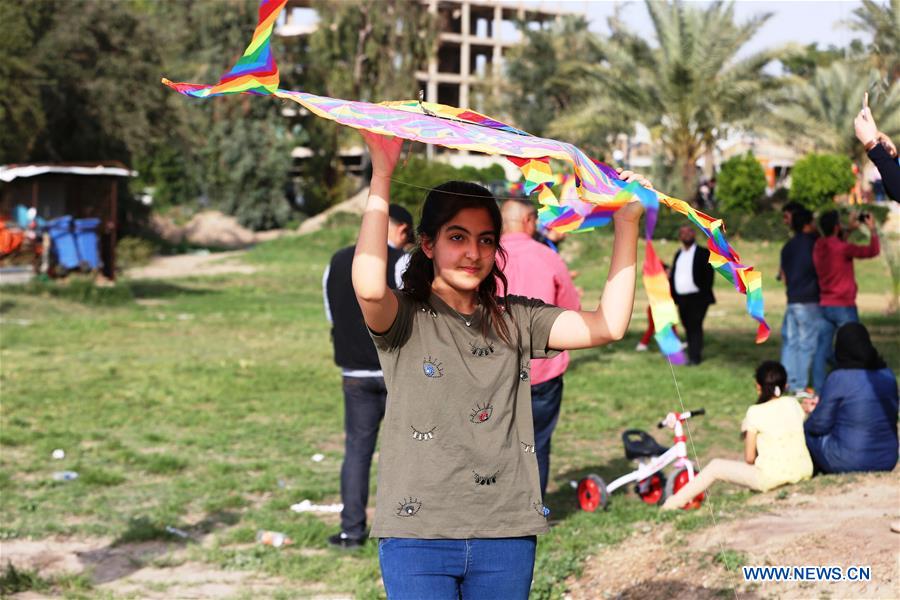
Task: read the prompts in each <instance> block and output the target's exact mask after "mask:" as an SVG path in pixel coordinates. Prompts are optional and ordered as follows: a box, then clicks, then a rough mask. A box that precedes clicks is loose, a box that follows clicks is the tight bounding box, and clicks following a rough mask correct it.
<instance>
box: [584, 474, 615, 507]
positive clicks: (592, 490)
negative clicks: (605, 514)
mask: <svg viewBox="0 0 900 600" xmlns="http://www.w3.org/2000/svg"><path fill="white" fill-rule="evenodd" d="M578 506H579V507H580V508H581V510H586V511H588V512H594V511H596V510H597V509H598V508H602V509H604V510H605V509H606V507H607V506H609V493H608V492H607V491H606V483H605V482H604V481H603V479H601V478H600V477H599V476H598V475H594V474H591V475H588V476H587V477H585V478H584V479H582V480H581V481H579V482H578Z"/></svg>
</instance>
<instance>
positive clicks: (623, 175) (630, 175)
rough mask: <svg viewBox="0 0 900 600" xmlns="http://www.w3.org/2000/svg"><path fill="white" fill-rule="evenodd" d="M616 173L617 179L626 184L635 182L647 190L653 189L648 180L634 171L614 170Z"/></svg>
mask: <svg viewBox="0 0 900 600" xmlns="http://www.w3.org/2000/svg"><path fill="white" fill-rule="evenodd" d="M616 172H617V173H618V174H619V179H621V180H623V181H625V182H626V183H631V182H632V181H637V182H638V183H640V184H641V185H642V186H644V187H645V188H647V189H648V190H652V189H653V184H652V183H650V180H649V179H647V178H646V177H644V176H643V175H641V174H640V173H635V172H634V171H623V170H622V169H616Z"/></svg>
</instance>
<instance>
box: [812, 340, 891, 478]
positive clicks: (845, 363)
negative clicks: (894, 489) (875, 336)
mask: <svg viewBox="0 0 900 600" xmlns="http://www.w3.org/2000/svg"><path fill="white" fill-rule="evenodd" d="M834 359H835V363H836V364H835V368H834V370H833V371H832V372H831V373H830V374H829V375H828V378H827V379H826V380H825V385H824V386H823V387H822V394H821V396H820V397H819V401H818V404H816V403H815V402H808V403H806V404H805V405H804V409H805V410H807V411H811V414H810V415H809V418H808V419H807V420H806V423H805V424H804V430H805V431H806V445H807V447H808V448H809V453H810V454H811V455H812V459H813V463H815V466H816V471H818V472H822V473H847V472H850V471H890V470H892V469H893V468H894V465H896V464H897V378H896V377H895V376H894V373H893V372H892V371H891V370H890V369H889V368H888V367H887V365H886V364H885V363H884V360H883V359H882V358H881V356H879V354H878V351H877V350H876V349H875V347H874V346H873V345H872V341H871V339H870V338H869V332H868V331H866V328H865V326H864V325H862V324H861V323H847V324H846V325H843V326H842V327H841V328H840V329H838V332H837V335H836V336H835V344H834Z"/></svg>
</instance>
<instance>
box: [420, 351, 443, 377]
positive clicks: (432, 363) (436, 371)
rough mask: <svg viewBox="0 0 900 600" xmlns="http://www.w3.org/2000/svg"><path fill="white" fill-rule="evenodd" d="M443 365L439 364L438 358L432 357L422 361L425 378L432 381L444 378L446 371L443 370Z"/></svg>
mask: <svg viewBox="0 0 900 600" xmlns="http://www.w3.org/2000/svg"><path fill="white" fill-rule="evenodd" d="M442 365H443V363H441V362H438V360H437V359H436V358H431V357H430V356H429V357H428V358H426V359H425V360H423V361H422V370H423V371H424V372H425V377H430V378H432V379H437V378H438V377H443V376H444V369H442V368H441V366H442Z"/></svg>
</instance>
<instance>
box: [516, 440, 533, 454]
mask: <svg viewBox="0 0 900 600" xmlns="http://www.w3.org/2000/svg"><path fill="white" fill-rule="evenodd" d="M519 443H520V444H522V451H523V452H525V453H526V454H534V444H526V443H525V442H519Z"/></svg>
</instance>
